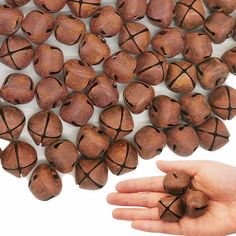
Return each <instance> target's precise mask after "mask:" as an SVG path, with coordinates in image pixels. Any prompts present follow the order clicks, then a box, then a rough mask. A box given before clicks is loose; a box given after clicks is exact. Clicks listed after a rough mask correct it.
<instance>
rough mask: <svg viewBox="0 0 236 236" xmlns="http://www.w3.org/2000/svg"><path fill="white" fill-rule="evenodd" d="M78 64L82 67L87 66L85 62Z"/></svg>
mask: <svg viewBox="0 0 236 236" xmlns="http://www.w3.org/2000/svg"><path fill="white" fill-rule="evenodd" d="M78 62H79V64H80V65H81V66H87V64H86V63H85V62H84V61H81V60H78Z"/></svg>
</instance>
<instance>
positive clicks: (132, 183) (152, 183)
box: [116, 176, 164, 193]
mask: <svg viewBox="0 0 236 236" xmlns="http://www.w3.org/2000/svg"><path fill="white" fill-rule="evenodd" d="M162 182H163V177H162V176H157V177H147V178H140V179H131V180H125V181H122V182H120V183H118V184H117V185H116V190H117V191H118V192H121V193H135V192H164V189H163V185H162Z"/></svg>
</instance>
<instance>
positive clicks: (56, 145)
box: [53, 142, 64, 149]
mask: <svg viewBox="0 0 236 236" xmlns="http://www.w3.org/2000/svg"><path fill="white" fill-rule="evenodd" d="M63 143H64V142H59V143H56V144H54V146H53V148H55V149H57V148H58V147H59V146H60V145H61V144H63Z"/></svg>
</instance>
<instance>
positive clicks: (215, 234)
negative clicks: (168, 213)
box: [107, 161, 236, 236]
mask: <svg viewBox="0 0 236 236" xmlns="http://www.w3.org/2000/svg"><path fill="white" fill-rule="evenodd" d="M157 167H158V168H159V169H160V170H161V171H163V172H165V173H167V172H170V171H181V172H183V173H185V174H188V175H190V176H191V177H192V184H193V187H195V188H196V189H198V190H201V191H203V192H204V193H206V194H207V195H208V197H209V206H208V209H207V211H206V213H205V215H203V216H201V217H199V218H195V219H193V218H190V217H188V216H184V217H183V218H182V219H181V220H180V221H179V222H176V223H168V222H163V221H161V220H160V218H159V215H158V209H157V204H158V201H159V200H160V198H162V197H164V196H166V195H167V194H166V193H165V191H164V189H163V185H162V182H163V178H164V176H161V177H149V178H141V179H133V180H127V181H122V182H120V183H119V184H117V186H116V190H117V193H111V194H109V195H108V197H107V201H108V203H110V204H112V205H119V206H125V207H135V208H117V209H115V210H114V211H113V217H114V218H115V219H119V220H127V221H132V227H133V228H134V229H137V230H142V231H147V232H156V233H157V232H158V233H166V234H175V235H187V236H192V235H193V236H196V235H201V236H224V235H228V234H231V233H235V232H236V168H235V167H231V166H228V165H225V164H221V163H218V162H213V161H174V162H166V161H158V162H157ZM137 207H138V208H137Z"/></svg>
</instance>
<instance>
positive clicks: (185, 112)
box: [181, 110, 189, 116]
mask: <svg viewBox="0 0 236 236" xmlns="http://www.w3.org/2000/svg"><path fill="white" fill-rule="evenodd" d="M181 114H182V115H184V116H188V115H189V114H188V112H187V111H184V110H182V111H181Z"/></svg>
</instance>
